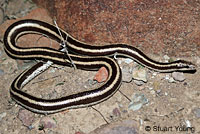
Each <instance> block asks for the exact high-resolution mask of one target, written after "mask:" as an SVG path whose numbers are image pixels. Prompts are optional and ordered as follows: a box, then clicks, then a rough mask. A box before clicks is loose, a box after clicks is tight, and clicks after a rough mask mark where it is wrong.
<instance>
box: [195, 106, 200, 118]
mask: <svg viewBox="0 0 200 134" xmlns="http://www.w3.org/2000/svg"><path fill="white" fill-rule="evenodd" d="M194 113H195V116H196V117H197V118H200V108H197V109H195V110H194Z"/></svg>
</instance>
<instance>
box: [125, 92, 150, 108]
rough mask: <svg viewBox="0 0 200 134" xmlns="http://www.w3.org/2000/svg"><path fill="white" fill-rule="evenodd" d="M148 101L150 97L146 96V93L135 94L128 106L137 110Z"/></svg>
mask: <svg viewBox="0 0 200 134" xmlns="http://www.w3.org/2000/svg"><path fill="white" fill-rule="evenodd" d="M147 103H148V99H147V98H146V97H145V96H144V94H134V96H133V98H132V101H131V102H130V104H129V106H128V108H129V109H131V110H133V111H136V110H139V109H140V108H141V107H142V106H143V105H144V104H147Z"/></svg>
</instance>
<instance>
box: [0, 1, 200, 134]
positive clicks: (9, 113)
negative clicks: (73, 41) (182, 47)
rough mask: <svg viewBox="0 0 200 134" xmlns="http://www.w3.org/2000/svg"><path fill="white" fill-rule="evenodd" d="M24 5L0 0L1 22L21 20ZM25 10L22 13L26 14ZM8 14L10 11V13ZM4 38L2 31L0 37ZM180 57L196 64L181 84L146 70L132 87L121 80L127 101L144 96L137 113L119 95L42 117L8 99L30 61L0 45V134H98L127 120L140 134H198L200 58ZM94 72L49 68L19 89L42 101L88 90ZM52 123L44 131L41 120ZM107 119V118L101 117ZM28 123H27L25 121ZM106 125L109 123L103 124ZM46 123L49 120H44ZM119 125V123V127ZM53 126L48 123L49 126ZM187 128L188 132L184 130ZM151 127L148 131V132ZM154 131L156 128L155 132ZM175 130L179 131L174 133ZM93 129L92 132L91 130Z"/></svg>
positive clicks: (27, 4)
mask: <svg viewBox="0 0 200 134" xmlns="http://www.w3.org/2000/svg"><path fill="white" fill-rule="evenodd" d="M18 2H21V4H22V5H23V4H24V6H21V7H18V6H15V5H16V1H14V0H13V1H10V2H8V1H6V0H5V1H2V2H1V3H4V4H1V5H3V6H2V7H3V9H6V11H5V12H4V20H6V19H8V18H9V19H12V17H13V16H15V17H22V16H24V15H26V14H27V13H28V12H30V11H31V10H32V9H33V8H35V5H34V4H33V3H31V2H29V1H23V0H18ZM25 9H26V10H25ZM8 11H9V12H8ZM1 34H2V33H1ZM148 55H149V56H150V57H151V58H153V59H156V60H160V61H163V60H164V58H163V57H157V56H155V55H150V54H148ZM172 58H173V59H176V58H181V59H183V58H184V59H185V60H188V61H191V62H193V63H194V64H196V65H197V72H196V73H195V74H185V77H186V79H185V80H184V81H183V82H177V81H175V82H173V83H170V82H169V81H168V80H167V79H166V76H167V75H169V76H171V74H162V73H158V74H156V75H154V74H155V73H153V72H152V71H148V82H147V83H145V84H144V85H142V86H136V85H135V84H134V82H131V83H125V82H123V83H122V85H121V87H120V88H119V90H120V91H121V92H122V93H123V94H124V95H126V96H127V97H128V98H132V96H133V95H134V94H143V95H144V96H145V98H146V99H148V103H147V104H145V105H143V107H142V108H140V109H139V110H137V111H133V110H130V109H128V106H129V103H130V102H129V100H128V99H127V98H126V97H125V96H124V95H122V93H120V92H117V93H116V94H114V95H113V96H112V97H111V98H110V99H108V100H106V101H104V102H102V103H100V104H97V105H95V106H93V107H94V108H95V109H97V110H98V111H99V112H100V113H101V114H100V113H99V112H97V111H96V110H94V109H93V108H92V107H87V108H81V109H71V110H67V111H64V112H60V113H56V114H52V115H40V114H35V113H32V112H30V113H29V112H28V113H27V112H25V111H26V110H25V111H24V110H22V109H23V108H22V107H21V106H19V105H18V104H16V103H15V102H14V101H13V100H12V99H11V98H10V95H9V87H10V85H11V83H12V81H13V80H14V78H15V77H16V76H18V75H19V74H20V73H21V72H22V71H23V70H24V69H25V68H27V67H30V66H32V65H33V64H35V63H33V62H28V63H27V62H26V63H23V64H22V65H21V64H19V61H16V60H14V59H11V58H10V57H8V56H7V55H6V53H5V52H4V49H3V42H2V39H1V42H0V75H1V79H0V98H1V103H0V134H8V133H9V134H27V133H28V134H36V133H40V134H43V133H46V134H64V133H66V134H85V133H90V132H91V133H98V132H97V131H99V130H95V129H97V128H99V127H101V126H102V125H104V126H107V127H108V128H109V125H110V124H111V125H112V124H114V123H116V122H120V123H121V125H122V126H123V122H124V121H125V120H132V121H134V122H136V125H134V126H133V128H134V129H135V130H136V131H137V132H138V133H139V134H143V133H144V134H146V133H167V134H168V133H169V134H175V133H183V134H186V133H195V134H198V133H200V110H199V109H200V88H199V87H200V82H199V80H200V72H199V68H200V57H197V56H196V57H187V58H186V57H172ZM94 75H95V72H89V71H83V70H74V69H73V68H70V67H64V68H63V67H60V66H59V67H57V66H54V67H51V68H50V69H49V70H47V71H46V72H44V73H43V74H41V75H40V76H38V77H37V78H36V79H34V80H33V81H31V83H30V84H28V85H27V86H26V87H25V88H24V89H23V91H25V92H28V93H30V94H32V95H34V96H37V97H42V98H46V99H49V98H58V97H60V96H64V95H69V94H72V93H76V92H80V91H84V90H89V89H92V88H94V87H95V86H97V85H99V84H91V81H92V79H93V77H94ZM44 117H47V118H49V119H52V121H51V122H53V123H52V124H53V125H50V126H48V127H47V128H44V129H42V126H41V122H40V121H41V120H42V119H43V118H44ZM104 118H105V119H104ZM26 121H30V123H26ZM106 121H107V122H108V123H109V124H107V122H106ZM47 122H48V121H47ZM120 123H119V124H120ZM50 124H51V123H50ZM185 126H189V127H190V129H186V128H185ZM159 127H160V128H159ZM149 128H151V130H150V131H148V129H149ZM153 128H154V129H153ZM176 128H177V130H176ZM92 131H93V132H92Z"/></svg>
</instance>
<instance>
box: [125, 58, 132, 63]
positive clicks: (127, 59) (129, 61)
mask: <svg viewBox="0 0 200 134" xmlns="http://www.w3.org/2000/svg"><path fill="white" fill-rule="evenodd" d="M124 62H125V63H127V64H130V63H132V62H133V60H132V59H130V58H126V59H124Z"/></svg>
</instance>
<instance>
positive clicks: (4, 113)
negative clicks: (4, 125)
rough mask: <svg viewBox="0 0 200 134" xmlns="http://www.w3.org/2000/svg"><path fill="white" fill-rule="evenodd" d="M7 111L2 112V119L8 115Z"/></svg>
mask: <svg viewBox="0 0 200 134" xmlns="http://www.w3.org/2000/svg"><path fill="white" fill-rule="evenodd" d="M6 115H7V113H6V112H3V113H0V121H1V120H2V119H3V118H4V117H6Z"/></svg>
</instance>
